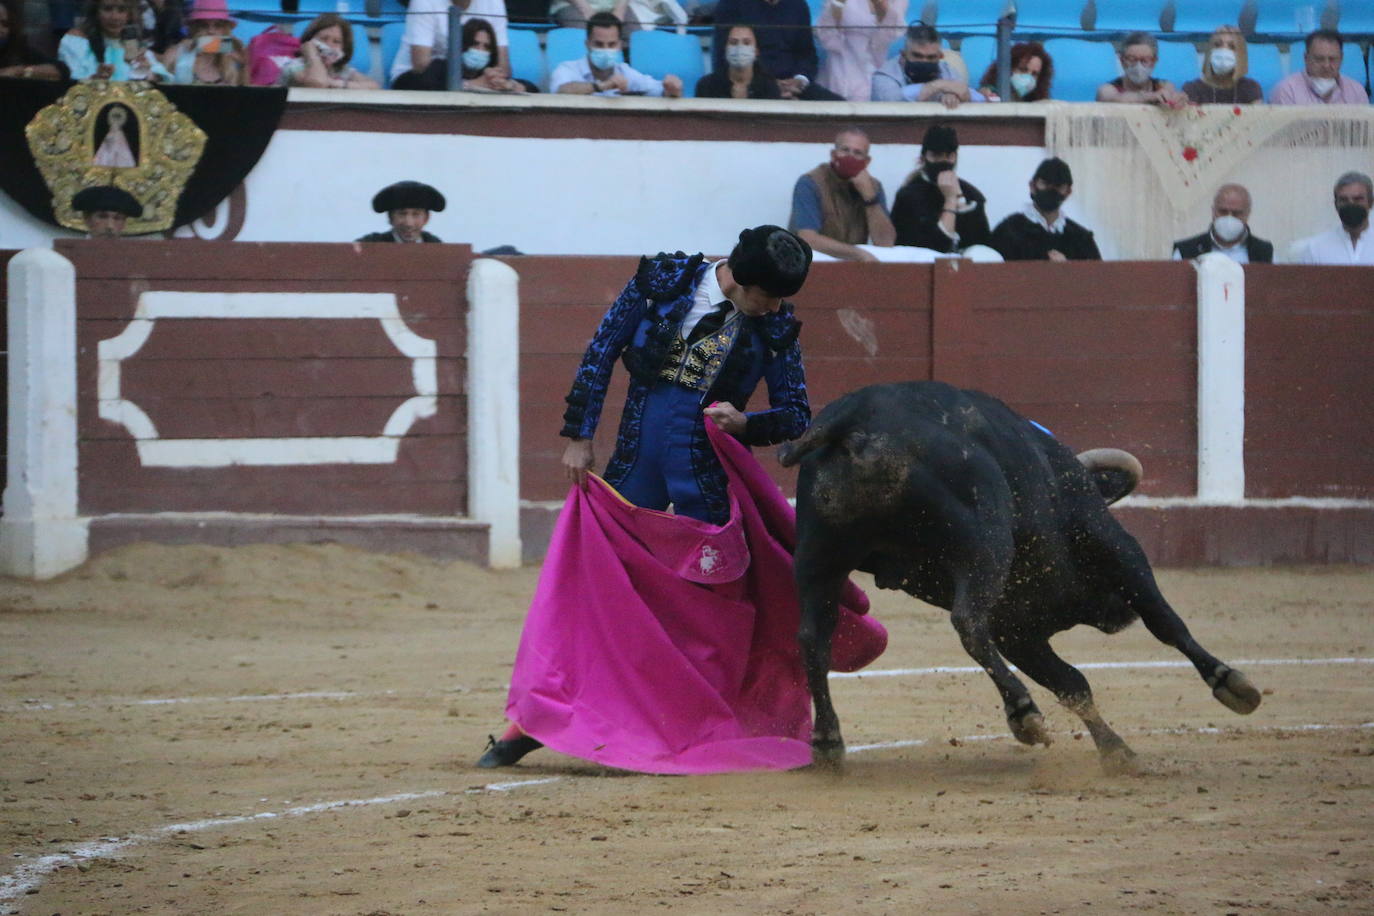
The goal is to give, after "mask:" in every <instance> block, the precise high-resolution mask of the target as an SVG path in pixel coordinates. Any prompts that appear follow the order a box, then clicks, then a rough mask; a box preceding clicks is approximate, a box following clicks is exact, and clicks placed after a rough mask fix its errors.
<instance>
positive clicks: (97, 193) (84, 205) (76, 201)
mask: <svg viewBox="0 0 1374 916" xmlns="http://www.w3.org/2000/svg"><path fill="white" fill-rule="evenodd" d="M72 209H73V210H75V211H76V212H78V213H97V212H99V211H102V210H109V211H111V212H113V213H123V214H124V215H125V216H132V217H133V218H134V219H138V218H139V217H140V216H142V215H143V205H142V204H141V203H139V202H138V199H137V198H135V197H134V195H132V194H130V193H129V192H128V191H125V190H124V189H123V188H116V187H115V186H114V185H108V184H107V185H99V186H98V187H94V188H85V189H83V190H80V191H77V192H76V193H75V194H73V195H72Z"/></svg>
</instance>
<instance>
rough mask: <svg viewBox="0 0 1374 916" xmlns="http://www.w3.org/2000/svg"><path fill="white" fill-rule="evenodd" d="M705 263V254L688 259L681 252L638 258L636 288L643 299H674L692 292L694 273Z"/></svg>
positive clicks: (660, 253)
mask: <svg viewBox="0 0 1374 916" xmlns="http://www.w3.org/2000/svg"><path fill="white" fill-rule="evenodd" d="M705 259H706V256H705V255H704V254H694V255H691V256H688V255H686V254H683V253H682V252H681V251H679V252H676V253H674V254H667V253H666V252H659V253H658V254H656V255H654V256H653V257H643V258H640V259H639V270H637V271H635V288H636V289H638V290H639V294H640V295H641V296H643V297H645V298H646V299H675V298H677V297H678V296H681V295H683V294H684V293H686V292H687V290H689V289H691V287H692V281H693V280H695V279H696V275H697V269H698V268H699V267H701V262H702V261H704V260H705Z"/></svg>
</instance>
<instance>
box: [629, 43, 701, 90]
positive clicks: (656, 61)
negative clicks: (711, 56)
mask: <svg viewBox="0 0 1374 916" xmlns="http://www.w3.org/2000/svg"><path fill="white" fill-rule="evenodd" d="M630 61H631V65H632V66H633V67H634V68H635V69H636V70H638V71H639V72H640V73H647V74H648V75H649V76H652V77H653V78H654V79H659V80H661V79H663V78H664V77H665V76H667V75H668V74H670V73H671V74H673V75H674V76H677V77H679V78H681V80H682V94H683V95H692V94H694V93H695V92H696V85H697V80H699V79H701V77H702V74H704V73H705V72H706V67H705V65H704V64H703V61H702V55H701V42H700V41H699V40H698V39H697V37H696V36H695V35H679V34H677V33H676V32H670V31H668V30H666V29H654V30H652V31H648V30H640V31H637V32H631V33H630Z"/></svg>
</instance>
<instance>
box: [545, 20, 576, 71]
mask: <svg viewBox="0 0 1374 916" xmlns="http://www.w3.org/2000/svg"><path fill="white" fill-rule="evenodd" d="M586 54H587V30H586V29H567V28H563V29H550V30H549V31H548V32H546V33H545V34H544V59H545V60H546V61H548V67H549V71H550V72H552V71H553V69H554V68H555V67H557V66H558V65H559V64H561V63H563V62H564V61H568V60H577V59H578V58H579V57H585V56H586Z"/></svg>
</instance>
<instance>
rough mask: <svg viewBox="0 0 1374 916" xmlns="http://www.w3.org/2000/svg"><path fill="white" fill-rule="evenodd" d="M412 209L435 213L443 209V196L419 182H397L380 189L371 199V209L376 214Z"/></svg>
mask: <svg viewBox="0 0 1374 916" xmlns="http://www.w3.org/2000/svg"><path fill="white" fill-rule="evenodd" d="M412 208H414V209H417V210H433V211H435V212H436V213H437V212H439V211H441V210H443V209H444V195H442V194H440V193H439V192H438V191H437V190H435V189H434V188H432V187H430V186H429V185H427V184H425V183H424V182H421V181H398V182H396V183H395V184H389V185H387V186H386V187H384V188H382V189H381V190H380V191H378V192H377V196H376V197H374V198H372V209H373V210H375V211H377V212H378V213H390V212H391V211H392V210H409V209H412Z"/></svg>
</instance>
